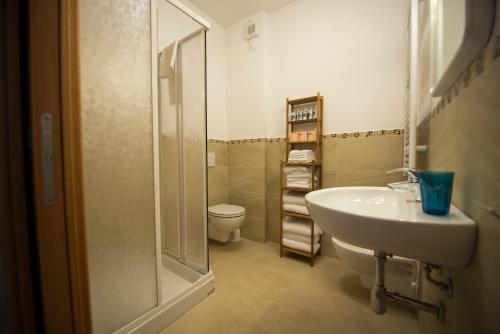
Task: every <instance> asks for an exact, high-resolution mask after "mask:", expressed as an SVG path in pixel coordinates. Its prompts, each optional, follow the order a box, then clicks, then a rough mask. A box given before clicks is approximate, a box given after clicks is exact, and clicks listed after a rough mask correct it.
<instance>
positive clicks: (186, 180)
mask: <svg viewBox="0 0 500 334" xmlns="http://www.w3.org/2000/svg"><path fill="white" fill-rule="evenodd" d="M178 52H179V54H178V69H179V73H181V75H180V76H179V79H180V82H178V84H179V85H178V87H179V90H180V92H179V95H180V101H179V102H180V103H179V106H180V110H181V113H180V114H181V115H182V127H181V128H182V129H181V132H182V135H181V137H182V144H181V146H182V169H183V173H182V174H183V177H182V188H183V191H182V192H183V208H182V216H183V217H182V218H183V219H182V220H183V224H182V228H183V231H182V232H183V233H181V238H182V244H183V247H182V249H181V252H182V258H183V260H184V261H185V262H186V263H187V264H189V265H190V266H191V267H193V268H195V269H197V270H198V271H202V272H205V273H206V272H208V254H207V199H206V187H207V186H206V101H205V75H206V74H205V30H201V31H199V32H197V33H195V34H193V35H191V36H188V37H186V38H185V39H184V40H183V42H182V43H180V44H179V50H178Z"/></svg>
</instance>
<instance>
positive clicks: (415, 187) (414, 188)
mask: <svg viewBox="0 0 500 334" xmlns="http://www.w3.org/2000/svg"><path fill="white" fill-rule="evenodd" d="M397 172H406V173H408V180H406V181H398V182H392V183H389V184H387V187H389V188H390V189H393V190H394V189H401V190H406V191H409V192H411V193H413V194H414V195H415V201H416V202H420V200H421V198H420V187H419V184H418V177H417V171H416V170H415V169H412V168H407V167H402V168H396V169H391V170H388V171H387V172H386V174H392V173H397Z"/></svg>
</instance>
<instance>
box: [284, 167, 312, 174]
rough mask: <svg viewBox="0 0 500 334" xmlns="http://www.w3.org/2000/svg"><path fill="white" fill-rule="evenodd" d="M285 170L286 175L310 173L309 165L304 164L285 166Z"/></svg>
mask: <svg viewBox="0 0 500 334" xmlns="http://www.w3.org/2000/svg"><path fill="white" fill-rule="evenodd" d="M283 171H284V172H285V174H286V175H293V174H310V171H309V167H302V166H286V167H285V168H283Z"/></svg>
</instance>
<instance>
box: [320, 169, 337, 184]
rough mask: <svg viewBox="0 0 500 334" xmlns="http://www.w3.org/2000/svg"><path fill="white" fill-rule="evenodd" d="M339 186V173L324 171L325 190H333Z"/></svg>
mask: <svg viewBox="0 0 500 334" xmlns="http://www.w3.org/2000/svg"><path fill="white" fill-rule="evenodd" d="M336 186H337V171H335V170H323V188H332V187H336Z"/></svg>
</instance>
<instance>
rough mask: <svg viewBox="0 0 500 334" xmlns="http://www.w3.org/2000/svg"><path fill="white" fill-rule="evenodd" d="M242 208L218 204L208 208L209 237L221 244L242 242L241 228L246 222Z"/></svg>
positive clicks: (244, 211)
mask: <svg viewBox="0 0 500 334" xmlns="http://www.w3.org/2000/svg"><path fill="white" fill-rule="evenodd" d="M245 214H246V210H245V208H244V207H242V206H238V205H230V204H217V205H212V206H210V207H208V237H209V238H210V239H212V240H216V241H220V242H228V241H233V242H236V241H240V240H241V237H240V226H241V225H242V224H243V221H244V220H245Z"/></svg>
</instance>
